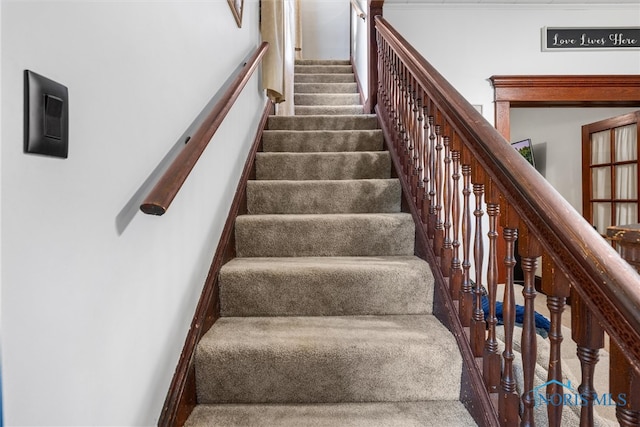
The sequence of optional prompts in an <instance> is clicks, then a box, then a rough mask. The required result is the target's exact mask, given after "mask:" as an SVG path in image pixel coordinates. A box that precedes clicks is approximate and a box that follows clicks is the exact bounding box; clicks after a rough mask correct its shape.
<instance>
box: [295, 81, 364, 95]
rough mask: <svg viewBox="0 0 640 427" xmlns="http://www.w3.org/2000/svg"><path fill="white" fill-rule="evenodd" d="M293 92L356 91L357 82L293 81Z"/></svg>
mask: <svg viewBox="0 0 640 427" xmlns="http://www.w3.org/2000/svg"><path fill="white" fill-rule="evenodd" d="M293 90H294V93H358V85H357V83H294V84H293Z"/></svg>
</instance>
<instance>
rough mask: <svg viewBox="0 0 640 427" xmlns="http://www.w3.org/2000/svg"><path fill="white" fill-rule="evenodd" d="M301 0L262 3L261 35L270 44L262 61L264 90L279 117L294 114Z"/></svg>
mask: <svg viewBox="0 0 640 427" xmlns="http://www.w3.org/2000/svg"><path fill="white" fill-rule="evenodd" d="M297 4H298V0H262V6H261V11H262V12H261V25H260V34H261V36H262V40H263V41H266V42H269V50H268V51H267V53H266V54H265V57H264V59H263V62H262V87H263V88H264V89H265V90H266V91H267V96H269V98H271V100H272V101H273V102H275V103H276V104H277V105H276V114H278V115H293V114H294V105H293V75H294V67H295V57H296V44H297V42H298V41H299V37H298V36H297V33H298V32H299V31H298V21H299V19H298V12H297V9H298V7H297Z"/></svg>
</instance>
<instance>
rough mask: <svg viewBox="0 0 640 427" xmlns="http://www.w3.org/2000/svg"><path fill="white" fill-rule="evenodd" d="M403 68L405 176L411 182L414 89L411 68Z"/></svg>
mask: <svg viewBox="0 0 640 427" xmlns="http://www.w3.org/2000/svg"><path fill="white" fill-rule="evenodd" d="M402 69H403V73H402V74H403V80H404V94H403V100H402V116H401V120H402V129H403V131H404V132H403V135H402V136H403V138H404V153H405V154H404V156H405V158H404V176H405V177H407V181H408V182H411V181H410V179H411V172H412V171H411V169H412V168H413V141H412V140H411V125H412V120H411V115H412V114H413V113H412V110H413V99H412V97H411V92H412V91H413V87H412V86H411V76H410V74H409V70H407V68H406V67H405V66H404V64H403V65H402Z"/></svg>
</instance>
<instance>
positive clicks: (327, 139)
mask: <svg viewBox="0 0 640 427" xmlns="http://www.w3.org/2000/svg"><path fill="white" fill-rule="evenodd" d="M383 146H384V140H383V136H382V130H380V129H372V130H352V131H350V130H315V131H297V130H293V131H291V130H266V131H264V133H263V134H262V149H263V151H265V152H343V151H380V150H382V148H383Z"/></svg>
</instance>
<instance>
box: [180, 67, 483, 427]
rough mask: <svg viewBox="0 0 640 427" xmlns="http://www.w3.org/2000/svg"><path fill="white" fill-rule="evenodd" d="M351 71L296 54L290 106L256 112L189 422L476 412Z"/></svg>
mask: <svg viewBox="0 0 640 427" xmlns="http://www.w3.org/2000/svg"><path fill="white" fill-rule="evenodd" d="M354 81H355V80H354V77H353V74H352V71H351V65H350V64H349V63H348V61H329V62H326V63H325V62H323V61H309V60H307V61H300V62H299V63H298V64H297V65H296V83H295V90H296V95H295V100H296V115H295V116H291V117H281V116H278V117H271V118H270V119H269V121H268V130H267V131H266V132H265V134H264V138H263V152H261V153H259V154H258V156H257V158H256V180H255V181H251V182H249V183H248V186H247V204H248V206H247V207H248V214H247V215H241V216H239V217H238V218H237V221H236V226H235V242H236V252H237V256H238V258H235V259H233V260H231V261H230V262H229V263H227V264H226V265H224V266H223V268H222V270H221V273H220V277H219V284H220V304H221V307H220V309H221V315H222V317H221V318H220V319H219V320H218V321H217V322H216V323H215V324H214V326H213V327H212V328H211V329H210V330H209V331H208V332H207V333H206V334H205V336H204V337H203V339H202V340H201V342H200V343H199V345H198V349H197V352H196V360H195V365H196V382H197V394H198V406H197V407H196V409H195V410H194V411H193V413H192V414H191V417H190V418H189V420H188V422H187V425H189V426H211V427H213V426H216V427H219V426H300V427H304V426H327V427H329V426H331V427H334V426H345V427H346V426H352V427H361V426H362V427H364V426H397V427H408V426H438V427H457V426H459V427H466V426H474V425H476V424H475V423H474V421H473V419H472V418H471V417H470V415H469V413H468V412H467V410H466V409H465V408H464V406H463V405H462V404H461V403H460V401H459V394H460V379H461V374H462V371H461V369H462V362H461V358H460V353H459V351H458V348H457V344H456V342H455V339H454V337H453V336H452V335H451V333H450V332H449V331H448V330H447V329H446V328H445V327H444V326H443V325H442V324H441V323H440V322H439V321H438V320H437V319H436V318H435V316H433V315H432V306H433V277H432V275H431V272H430V270H429V267H428V265H427V264H426V263H425V262H424V261H422V260H421V259H419V258H417V257H415V256H414V239H415V225H414V223H413V220H412V218H411V216H410V215H409V214H407V213H403V212H401V209H400V206H401V205H400V185H399V182H398V180H397V179H393V178H392V177H391V161H390V158H389V154H388V153H387V152H384V151H382V149H383V144H382V135H381V132H380V130H379V129H378V124H377V121H376V117H375V116H373V115H365V114H362V106H361V105H358V101H359V97H358V94H357V87H356V83H354Z"/></svg>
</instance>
